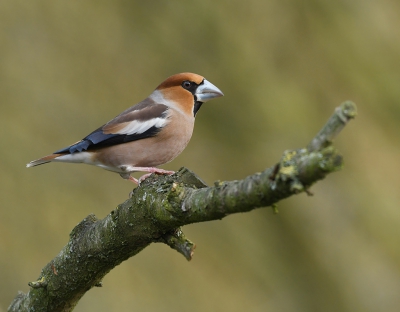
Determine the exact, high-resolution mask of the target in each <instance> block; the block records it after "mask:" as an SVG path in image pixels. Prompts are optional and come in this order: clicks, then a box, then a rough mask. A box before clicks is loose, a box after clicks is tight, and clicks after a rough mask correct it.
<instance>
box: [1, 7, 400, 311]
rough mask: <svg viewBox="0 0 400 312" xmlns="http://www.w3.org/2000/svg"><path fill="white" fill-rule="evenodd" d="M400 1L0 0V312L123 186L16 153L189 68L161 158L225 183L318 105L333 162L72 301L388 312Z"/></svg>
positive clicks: (312, 126) (396, 269)
mask: <svg viewBox="0 0 400 312" xmlns="http://www.w3.org/2000/svg"><path fill="white" fill-rule="evenodd" d="M399 12H400V2H399V1H397V0H381V1H364V0H353V1H344V0H339V1H324V0H307V1H296V0H283V1H282V0H279V1H278V0H273V1H258V0H250V1H232V0H231V1H227V0H225V1H210V0H202V1H195V2H194V1H193V2H192V1H127V0H117V1H100V0H97V1H80V2H79V3H77V2H70V1H50V0H49V1H40V0H39V1H23V0H13V1H11V0H3V1H2V2H1V4H0V105H1V106H0V108H1V110H0V112H1V114H0V124H1V132H0V144H1V152H0V174H1V178H0V281H1V282H0V311H5V310H6V309H7V307H8V305H9V304H10V302H11V300H12V299H13V298H14V296H15V295H16V294H17V291H18V290H22V291H24V292H27V291H28V290H29V287H28V286H27V283H28V281H33V280H35V279H36V278H37V277H38V276H39V274H40V270H41V268H42V267H43V266H44V265H45V264H46V263H47V262H48V261H49V260H51V259H52V258H53V257H54V256H55V255H57V253H58V252H59V251H60V249H61V248H62V247H63V246H64V245H65V244H66V242H67V241H68V235H69V232H70V231H71V230H72V228H73V227H74V226H75V225H76V224H77V223H79V222H80V221H81V220H82V219H83V218H84V217H86V216H87V215H88V214H89V213H95V214H96V215H97V216H98V217H99V218H103V217H104V216H106V215H107V214H108V213H109V212H110V211H111V210H112V209H113V208H115V207H116V205H118V204H119V203H121V202H123V201H125V200H126V199H127V197H128V193H129V192H130V191H131V189H132V187H133V185H132V184H130V183H129V182H126V181H124V180H122V179H121V178H120V177H119V176H118V175H117V174H114V173H110V172H107V171H104V170H100V169H98V168H94V167H90V166H84V165H70V164H49V165H46V166H40V167H36V168H32V169H26V168H25V164H26V163H27V162H28V161H30V160H33V159H36V158H38V157H40V156H44V155H46V154H48V153H51V152H53V151H55V150H57V149H59V148H62V147H65V146H67V145H69V144H70V143H73V142H75V141H77V140H79V139H80V138H82V137H83V136H85V135H87V134H88V133H89V132H91V131H92V130H94V129H95V128H97V127H98V126H100V125H101V124H103V123H104V122H106V121H108V120H109V119H110V118H112V117H114V116H115V115H117V114H119V113H120V112H121V111H122V110H124V109H125V108H127V107H129V106H131V105H132V104H134V103H136V102H138V101H140V100H142V99H143V98H145V97H147V96H148V94H150V92H151V91H152V90H153V89H154V88H155V87H156V86H157V85H158V84H159V83H160V82H161V81H163V80H164V79H165V78H166V77H168V76H169V75H172V74H175V73H178V72H182V71H191V72H195V73H199V74H201V75H203V76H205V77H206V78H207V79H208V80H210V81H211V82H212V83H214V84H215V85H217V86H218V87H219V88H220V89H221V90H223V92H224V93H225V97H223V98H220V99H217V100H214V101H212V102H210V103H207V104H205V105H204V106H203V107H202V109H201V110H200V112H199V114H198V115H197V121H196V127H195V132H194V136H193V138H192V140H191V142H190V144H189V146H188V147H187V149H186V150H185V151H184V153H183V154H182V155H181V156H179V157H178V158H177V159H176V160H174V161H173V162H172V163H170V164H168V165H165V166H164V167H163V168H166V169H170V170H177V169H178V168H179V167H181V166H186V167H188V168H190V169H192V170H194V171H195V172H196V173H197V174H199V175H200V176H201V177H202V178H203V179H204V180H205V181H206V182H207V183H209V184H212V183H213V182H214V181H215V180H218V179H220V180H231V179H241V178H244V177H245V176H247V175H249V174H252V173H254V172H257V171H261V170H263V169H264V168H266V167H269V166H271V165H273V164H274V163H275V162H277V161H278V159H279V157H280V156H281V154H282V152H283V151H284V150H285V149H291V148H299V147H303V146H305V145H306V144H307V143H308V142H309V140H310V139H311V138H312V137H313V135H314V134H315V133H316V132H317V131H318V130H319V129H320V127H321V126H322V125H323V124H324V122H325V121H326V119H327V118H328V117H329V116H330V115H331V113H332V112H333V110H334V108H335V107H336V106H338V105H339V104H340V103H341V102H342V101H344V100H347V99H350V100H353V101H355V102H356V103H357V105H358V110H359V115H358V117H357V119H356V120H355V121H354V122H351V123H350V124H349V126H348V127H347V128H345V130H344V132H343V133H342V135H341V136H340V137H339V138H338V139H337V140H336V146H337V147H338V148H339V150H340V151H341V152H342V154H343V155H344V157H345V168H344V170H342V171H340V172H339V173H335V174H333V175H330V176H328V178H327V179H326V180H325V181H322V182H321V183H319V184H317V185H315V186H314V187H313V188H312V191H313V192H314V193H315V195H314V196H313V197H307V196H306V195H304V194H301V195H299V196H295V197H292V198H290V199H288V200H285V201H284V202H282V203H281V204H280V205H279V209H280V214H278V215H273V214H272V211H271V209H259V210H256V211H253V212H250V213H246V214H240V215H235V216H230V217H228V218H226V219H224V220H222V221H215V222H208V223H204V224H195V225H190V226H186V227H185V228H184V230H185V232H186V234H187V235H188V237H189V238H190V239H192V240H193V241H195V242H196V244H197V249H196V253H195V257H194V259H193V260H192V261H191V262H187V261H186V260H185V259H184V258H183V257H182V256H181V255H180V254H178V253H177V252H175V251H173V250H171V249H170V248H169V247H167V246H165V245H161V244H158V245H157V244H154V245H151V246H150V247H148V248H146V249H145V250H144V251H143V252H141V253H140V254H139V255H138V256H136V257H134V258H132V259H129V260H128V261H126V262H125V263H123V264H121V265H120V266H118V267H117V268H116V269H114V270H113V271H111V272H110V273H109V274H108V275H107V276H106V277H105V279H104V281H103V284H104V287H103V288H96V289H92V290H90V291H89V292H88V293H87V294H86V295H85V296H84V297H83V299H82V300H81V301H80V303H79V304H78V306H77V308H76V311H132V310H135V311H136V310H138V311H172V310H180V311H187V310H189V309H190V310H191V311H399V310H400V239H399V233H400V209H399V208H400V207H399V203H400V195H399V190H398V188H399V184H400V174H399V167H400V166H399V165H400V160H399V156H400V145H399V134H400V126H399V121H400V14H399Z"/></svg>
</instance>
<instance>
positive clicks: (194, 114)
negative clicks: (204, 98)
mask: <svg viewBox="0 0 400 312" xmlns="http://www.w3.org/2000/svg"><path fill="white" fill-rule="evenodd" d="M202 104H203V102H199V101H194V106H193V116H194V117H196V114H197V112H198V111H199V109H200V107H201V105H202Z"/></svg>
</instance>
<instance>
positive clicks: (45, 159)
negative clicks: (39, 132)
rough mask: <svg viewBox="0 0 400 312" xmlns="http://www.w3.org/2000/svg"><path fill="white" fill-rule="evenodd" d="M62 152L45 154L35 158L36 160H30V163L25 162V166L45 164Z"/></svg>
mask: <svg viewBox="0 0 400 312" xmlns="http://www.w3.org/2000/svg"><path fill="white" fill-rule="evenodd" d="M62 155H64V154H51V155H47V156H45V157H42V158H39V159H36V160H32V161H31V162H30V163H28V164H26V167H27V168H30V167H35V166H39V165H43V164H47V163H49V162H51V161H53V160H54V159H55V158H57V157H59V156H62Z"/></svg>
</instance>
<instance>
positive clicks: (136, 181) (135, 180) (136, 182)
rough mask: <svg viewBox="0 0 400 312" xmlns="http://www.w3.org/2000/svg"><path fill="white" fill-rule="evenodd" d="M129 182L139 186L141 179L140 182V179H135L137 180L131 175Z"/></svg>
mask: <svg viewBox="0 0 400 312" xmlns="http://www.w3.org/2000/svg"><path fill="white" fill-rule="evenodd" d="M128 180H129V181H131V182H133V183H135V184H137V185H139V184H140V179H139V180H138V179H135V178H134V177H132V176H131V175H129V178H128Z"/></svg>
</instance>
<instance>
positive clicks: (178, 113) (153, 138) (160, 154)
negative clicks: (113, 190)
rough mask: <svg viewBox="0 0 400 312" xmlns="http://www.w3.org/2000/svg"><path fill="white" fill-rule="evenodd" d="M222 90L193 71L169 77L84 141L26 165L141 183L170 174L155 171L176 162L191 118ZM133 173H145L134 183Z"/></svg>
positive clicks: (190, 127) (189, 134) (189, 132)
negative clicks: (57, 165) (84, 168)
mask: <svg viewBox="0 0 400 312" xmlns="http://www.w3.org/2000/svg"><path fill="white" fill-rule="evenodd" d="M223 95H224V94H223V93H222V91H221V90H220V89H219V88H217V87H216V86H215V85H213V84H212V83H211V82H209V81H208V80H206V79H205V78H204V77H203V76H200V75H198V74H194V73H179V74H175V75H172V76H170V77H168V78H167V79H166V80H165V81H164V82H162V83H161V84H160V85H159V86H158V87H157V88H156V89H155V90H154V91H153V92H152V93H151V94H150V95H149V96H148V97H147V98H146V99H144V100H143V101H141V102H139V103H137V104H136V105H133V106H132V107H130V108H128V109H126V110H125V111H123V112H122V113H121V114H119V115H118V116H116V117H115V118H113V119H111V120H110V121H109V122H107V123H106V124H104V125H103V126H101V127H99V128H97V129H96V130H94V131H93V132H91V133H90V134H89V135H87V136H86V137H84V138H83V139H82V140H80V141H78V142H76V143H74V144H72V145H70V146H68V147H65V148H62V149H59V150H57V151H55V152H54V153H53V154H50V155H47V156H44V157H42V158H39V159H37V160H33V161H31V162H29V163H28V164H27V165H26V167H28V168H29V167H34V166H38V165H43V164H46V163H50V162H65V163H84V164H88V165H94V166H97V167H100V168H103V169H106V170H109V171H112V172H116V173H119V175H120V176H121V177H122V178H123V179H126V180H129V181H132V182H134V183H136V184H140V183H141V182H142V181H143V180H144V179H146V178H147V177H148V176H149V175H151V174H152V173H156V174H166V175H170V174H173V173H174V171H169V170H164V169H160V168H157V167H158V166H160V165H163V164H166V163H168V162H170V161H172V160H173V159H174V158H176V157H177V156H178V155H179V154H180V153H181V152H182V151H183V150H184V149H185V147H186V146H187V144H188V143H189V140H190V138H191V137H192V133H193V127H194V122H195V117H196V114H197V112H198V111H199V109H200V107H201V106H202V104H203V103H205V102H207V101H209V100H211V99H214V98H217V97H221V96H223ZM134 172H145V173H146V174H144V175H143V176H141V177H140V178H139V179H136V178H134V177H132V176H131V174H132V173H134Z"/></svg>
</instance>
